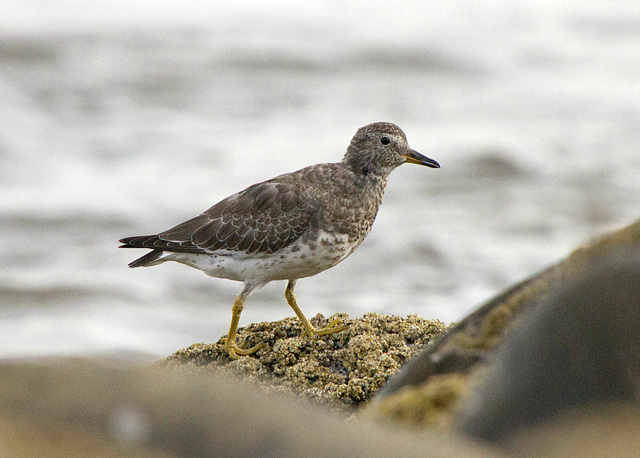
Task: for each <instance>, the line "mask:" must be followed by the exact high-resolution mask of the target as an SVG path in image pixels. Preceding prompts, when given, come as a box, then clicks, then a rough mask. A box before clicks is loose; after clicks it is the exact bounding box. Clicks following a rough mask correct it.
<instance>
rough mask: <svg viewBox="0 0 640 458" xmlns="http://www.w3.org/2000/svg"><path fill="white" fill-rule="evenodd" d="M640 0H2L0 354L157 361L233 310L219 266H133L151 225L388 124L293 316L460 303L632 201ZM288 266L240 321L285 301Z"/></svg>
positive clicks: (587, 234)
mask: <svg viewBox="0 0 640 458" xmlns="http://www.w3.org/2000/svg"><path fill="white" fill-rule="evenodd" d="M639 5H640V4H639V3H638V2H637V1H636V0H633V1H616V2H611V1H610V2H607V1H605V2H602V1H563V2H558V1H542V2H510V1H491V2H476V1H473V0H459V1H452V0H441V1H430V2H420V1H412V0H395V1H377V0H368V1H366V2H360V1H345V0H341V1H318V2H306V3H305V2H299V1H283V0H278V1H270V2H245V1H240V2H238V1H236V2H226V1H225V2H205V1H199V0H196V1H190V2H171V1H166V0H160V1H158V0H154V1H149V0H146V1H138V2H125V1H122V0H116V1H110V2H81V1H78V0H66V1H62V0H60V1H55V2H45V1H38V0H4V1H3V7H2V14H1V15H0V100H1V101H2V103H0V162H1V167H0V239H1V240H2V243H1V244H0V259H2V262H1V263H0V357H25V356H45V355H88V354H103V355H109V356H111V357H116V358H119V357H123V358H129V357H136V358H140V359H137V360H143V361H147V360H153V359H154V358H158V357H162V356H166V355H168V354H169V353H170V352H172V351H174V350H176V349H178V348H181V347H184V346H187V345H189V344H191V343H193V342H200V341H208V342H210V341H214V340H217V338H218V337H219V336H220V335H221V334H223V333H225V332H226V331H227V329H228V325H229V321H230V317H231V305H232V302H233V299H234V297H235V296H236V294H237V293H238V292H239V291H240V289H241V285H240V284H239V283H236V282H232V281H228V280H220V279H212V278H209V277H207V276H205V275H204V274H202V273H201V272H198V271H196V270H193V269H189V268H187V267H185V266H182V265H178V264H165V265H162V266H160V267H154V268H152V269H136V270H129V269H127V268H126V264H127V262H129V261H131V260H132V259H133V258H134V257H136V256H137V255H142V254H143V253H144V251H138V250H135V251H134V250H118V249H117V248H116V247H117V245H118V243H117V240H118V239H119V238H121V237H123V236H128V235H138V234H146V233H155V232H158V231H161V230H163V229H167V228H169V227H170V226H173V225H174V224H177V223H179V222H181V221H183V220H185V219H187V218H189V217H192V216H195V215H196V214H198V213H200V212H201V211H203V210H205V209H206V208H208V207H209V206H211V205H212V204H214V203H215V202H217V201H218V200H220V199H222V198H224V197H226V196H227V195H229V194H231V193H233V192H235V191H238V190H240V189H242V188H244V187H246V186H248V185H250V184H252V183H254V182H256V181H260V180H263V179H268V178H271V177H272V176H274V175H277V174H280V173H283V172H287V171H292V170H295V169H298V168H301V167H303V166H306V165H309V164H312V163H317V162H332V161H338V160H340V158H341V157H342V155H343V153H344V150H345V148H346V146H347V144H348V142H349V140H350V139H351V136H352V135H353V134H354V133H355V131H356V129H357V128H358V127H360V126H362V125H365V124H368V123H370V122H374V121H391V122H395V123H396V124H398V125H399V126H401V127H402V128H403V129H404V130H405V132H406V133H407V136H408V138H409V143H410V144H411V146H412V147H413V148H415V149H416V150H418V151H420V152H422V153H423V154H425V155H427V156H429V157H432V158H434V159H436V160H438V161H439V162H440V164H441V165H442V168H441V169H439V170H433V169H427V168H421V167H417V166H410V165H406V166H403V167H401V168H399V169H398V170H396V171H395V172H394V173H393V174H392V175H391V179H390V181H389V185H388V188H387V193H386V195H385V199H384V202H383V205H382V208H381V210H380V212H379V214H378V218H377V221H376V223H375V225H374V227H373V231H372V233H371V234H370V235H369V237H368V239H367V240H366V241H365V242H364V243H363V244H362V245H361V247H360V248H359V249H358V250H357V251H356V253H355V254H354V255H352V256H351V257H350V258H349V259H347V260H346V261H345V262H343V263H342V264H340V265H339V266H337V267H335V268H333V269H331V270H329V271H326V272H324V273H322V274H320V275H318V276H316V277H313V278H310V279H305V280H301V281H300V282H299V283H298V287H297V289H296V291H297V293H298V298H299V300H300V304H301V306H302V309H303V310H304V311H305V313H306V314H307V315H308V316H313V315H315V314H316V313H317V312H322V313H324V314H331V313H334V312H338V311H344V312H348V313H349V314H351V315H352V316H360V315H362V314H363V313H365V312H369V311H374V312H381V313H390V314H399V315H406V314H408V313H417V314H418V315H420V316H422V317H426V318H439V319H442V320H444V321H451V320H456V319H459V318H461V317H462V316H464V315H465V314H466V313H468V312H469V311H470V310H472V309H473V308H474V307H476V306H478V305H479V304H480V303H481V302H482V301H484V300H486V299H487V298H489V297H490V296H492V295H493V294H495V293H497V292H499V291H500V290H501V289H503V288H505V287H507V286H508V285H510V284H511V283H513V282H516V281H518V280H521V279H523V278H524V277H526V276H528V275H530V274H532V273H534V272H536V271H537V270H539V269H541V268H543V267H545V266H547V265H549V264H551V263H553V262H555V261H557V260H559V259H561V258H562V257H564V256H565V255H567V254H568V252H569V251H571V250H572V249H573V248H575V247H576V246H577V245H578V244H579V243H581V242H583V241H585V240H587V239H589V238H592V237H594V236H596V235H598V234H601V233H603V232H605V231H608V230H611V229H615V228H618V227H621V226H623V225H626V224H628V223H631V222H632V221H634V220H635V219H637V218H638V217H639V216H640V211H639V209H638V196H639V192H640V179H639V178H638V174H639V172H640V151H639V147H640V6H639ZM284 286H285V284H284V283H283V282H275V283H271V284H270V285H268V286H267V287H265V288H264V289H262V290H260V291H258V292H256V293H254V294H253V295H252V296H251V297H250V299H249V301H248V302H247V306H246V308H245V311H244V313H243V315H242V320H241V325H242V324H247V323H250V322H253V321H263V320H276V319H280V318H284V317H285V316H291V315H293V313H292V311H291V310H290V308H289V307H288V306H287V304H286V302H285V300H284V296H283V293H284Z"/></svg>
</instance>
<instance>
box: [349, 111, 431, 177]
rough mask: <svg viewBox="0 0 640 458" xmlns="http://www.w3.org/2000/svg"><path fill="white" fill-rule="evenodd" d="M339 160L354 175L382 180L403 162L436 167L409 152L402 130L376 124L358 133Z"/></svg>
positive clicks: (385, 123) (423, 158)
mask: <svg viewBox="0 0 640 458" xmlns="http://www.w3.org/2000/svg"><path fill="white" fill-rule="evenodd" d="M342 160H343V161H344V162H346V163H347V164H349V165H350V166H351V168H352V170H353V171H354V172H356V173H361V174H364V175H368V174H370V173H373V174H376V175H383V176H386V175H388V174H389V173H391V171H392V170H393V169H395V168H396V167H398V166H399V165H402V164H404V163H405V162H408V163H410V164H419V165H426V166H427V167H432V168H439V167H440V164H438V163H437V162H436V161H434V160H433V159H429V158H428V157H426V156H423V155H422V154H420V153H418V152H417V151H415V150H413V149H411V147H409V144H408V143H407V136H406V135H405V134H404V132H403V131H402V129H400V128H399V127H398V126H396V125H395V124H392V123H390V122H376V123H373V124H368V125H366V126H364V127H361V128H360V129H358V131H357V132H356V134H355V135H354V136H353V138H352V139H351V143H350V144H349V147H348V148H347V152H346V154H345V155H344V158H343V159H342Z"/></svg>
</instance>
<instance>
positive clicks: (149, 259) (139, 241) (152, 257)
mask: <svg viewBox="0 0 640 458" xmlns="http://www.w3.org/2000/svg"><path fill="white" fill-rule="evenodd" d="M157 238H158V236H157V235H141V236H136V237H125V238H123V239H120V243H122V245H120V246H119V247H118V248H152V246H145V245H150V244H152V243H153V240H154V239H157ZM162 253H163V251H162V250H158V249H154V250H153V251H150V252H149V253H147V254H145V255H144V256H141V257H139V258H138V259H136V260H134V261H131V262H130V263H129V267H131V268H132V269H133V268H136V267H145V266H150V265H151V266H152V265H153V263H154V262H155V261H157V260H158V259H159V258H160V256H162Z"/></svg>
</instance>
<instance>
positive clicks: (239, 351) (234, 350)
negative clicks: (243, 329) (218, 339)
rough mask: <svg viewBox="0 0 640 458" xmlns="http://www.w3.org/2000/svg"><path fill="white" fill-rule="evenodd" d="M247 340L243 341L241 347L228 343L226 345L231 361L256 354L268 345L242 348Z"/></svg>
mask: <svg viewBox="0 0 640 458" xmlns="http://www.w3.org/2000/svg"><path fill="white" fill-rule="evenodd" d="M245 341H246V339H245V340H244V341H242V343H241V344H240V345H236V344H235V343H233V342H226V343H225V345H224V349H225V350H226V351H227V353H228V354H229V358H230V359H239V358H240V357H241V356H249V355H253V354H254V353H255V352H257V351H258V350H260V349H261V348H263V347H265V346H266V345H267V344H266V343H264V342H262V343H259V344H257V345H254V346H253V347H250V348H242V346H243V345H244V343H245Z"/></svg>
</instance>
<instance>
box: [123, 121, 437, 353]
mask: <svg viewBox="0 0 640 458" xmlns="http://www.w3.org/2000/svg"><path fill="white" fill-rule="evenodd" d="M404 162H411V163H416V164H421V165H426V166H429V167H439V165H438V163H437V162H435V161H434V160H432V159H429V158H426V157H425V156H422V155H421V154H419V153H417V152H416V151H414V150H412V149H411V148H409V146H408V144H407V139H406V136H405V134H404V132H402V130H400V128H399V127H397V126H396V125H394V124H390V123H374V124H369V125H367V126H365V127H362V128H361V129H359V130H358V132H357V133H356V135H355V136H354V137H353V139H352V140H351V143H350V145H349V147H348V148H347V152H346V154H345V155H344V158H343V159H342V161H341V162H337V163H329V164H317V165H312V166H310V167H306V168H303V169H301V170H298V171H296V172H291V173H287V174H284V175H280V176H277V177H275V178H273V179H271V180H267V181H264V182H262V183H257V184H254V185H252V186H249V187H248V188H247V189H245V190H243V191H240V192H239V193H236V194H233V195H231V196H229V197H227V198H226V199H224V200H222V201H220V202H218V203H217V204H216V205H214V206H213V207H211V208H209V209H208V210H206V211H205V212H203V213H202V214H200V215H198V216H196V217H195V218H192V219H190V220H188V221H185V222H184V223H181V224H178V225H177V226H175V227H173V228H171V229H168V230H166V231H164V232H161V233H159V234H156V235H146V236H137V237H127V238H124V239H122V240H121V242H122V243H123V245H122V247H124V248H150V249H152V250H153V251H151V252H150V253H147V254H146V255H144V256H142V257H141V258H138V259H136V260H135V261H133V262H131V263H130V264H129V266H130V267H142V266H153V265H157V264H160V263H163V262H165V261H176V262H180V263H183V264H186V265H189V266H191V267H195V268H197V269H200V270H203V271H204V272H205V273H207V274H208V275H211V276H214V277H220V278H228V279H232V280H238V281H243V282H244V283H245V287H244V289H243V291H242V293H241V294H240V296H238V298H237V299H236V302H235V304H234V317H233V320H232V325H231V330H230V333H229V336H228V339H227V350H228V351H229V354H230V356H231V357H236V356H237V355H244V354H250V353H252V352H254V351H257V348H253V349H248V350H243V349H240V348H237V347H236V345H235V331H236V327H237V321H238V320H239V316H240V311H241V310H242V307H243V306H244V300H245V299H246V297H247V296H248V295H249V293H250V292H251V291H252V290H253V289H255V288H256V287H259V286H262V285H264V284H266V283H268V282H270V281H273V280H289V285H288V286H287V291H286V297H287V301H288V302H289V305H291V307H292V308H293V309H294V311H296V314H297V315H298V317H299V318H300V319H301V321H302V322H303V325H304V326H305V329H306V331H307V334H309V336H310V337H312V336H315V335H324V334H329V333H331V332H337V331H339V330H342V329H343V328H344V327H343V326H336V325H335V324H334V325H333V326H329V327H328V328H325V329H324V330H316V329H314V328H313V327H312V326H311V325H310V324H309V323H308V321H307V320H306V318H304V315H303V314H302V312H301V311H300V309H299V307H298V306H297V303H296V300H295V295H294V294H293V288H294V285H295V281H296V280H297V279H298V278H303V277H308V276H311V275H315V274H317V273H319V272H322V271H323V270H326V269H328V268H330V267H332V266H334V265H336V264H337V263H339V262H340V261H342V260H343V259H345V258H346V257H347V256H348V255H349V254H351V253H352V252H353V251H354V250H355V249H356V248H357V246H358V245H359V244H360V243H361V242H362V241H363V240H364V238H365V237H366V236H367V234H368V233H369V231H370V230H371V226H372V224H373V221H374V219H375V216H376V214H377V212H378V208H379V206H380V203H381V201H382V195H383V193H384V188H385V186H386V183H387V178H388V176H389V173H391V171H392V170H393V169H395V168H396V167H397V166H399V165H401V164H403V163H404ZM234 323H235V325H234Z"/></svg>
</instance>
